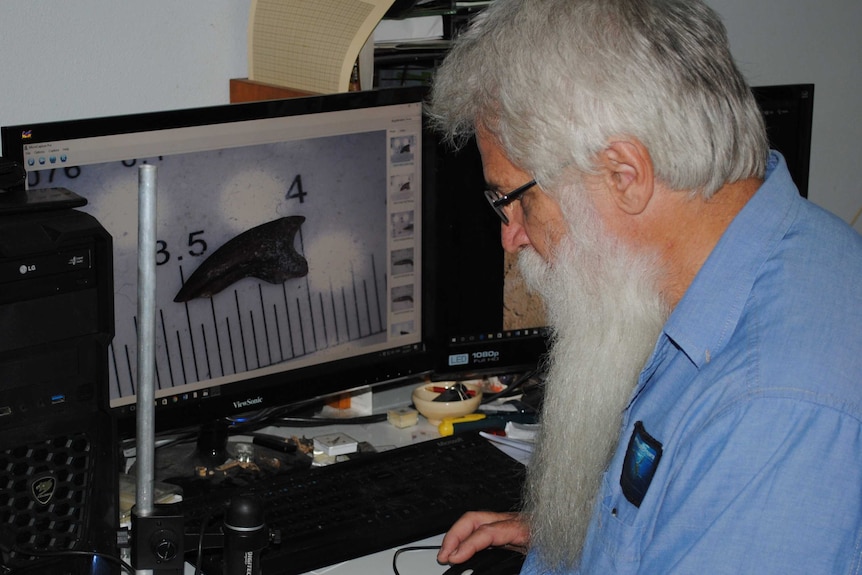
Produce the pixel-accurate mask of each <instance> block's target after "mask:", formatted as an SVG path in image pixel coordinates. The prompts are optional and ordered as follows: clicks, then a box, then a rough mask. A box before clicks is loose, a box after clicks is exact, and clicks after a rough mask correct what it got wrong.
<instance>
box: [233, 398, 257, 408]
mask: <svg viewBox="0 0 862 575" xmlns="http://www.w3.org/2000/svg"><path fill="white" fill-rule="evenodd" d="M261 403H263V397H261V396H257V397H251V398H249V399H243V400H242V401H234V402H233V406H234V407H235V408H237V409H239V408H241V407H251V406H252V405H260V404H261Z"/></svg>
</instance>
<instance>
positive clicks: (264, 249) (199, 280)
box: [174, 216, 308, 303]
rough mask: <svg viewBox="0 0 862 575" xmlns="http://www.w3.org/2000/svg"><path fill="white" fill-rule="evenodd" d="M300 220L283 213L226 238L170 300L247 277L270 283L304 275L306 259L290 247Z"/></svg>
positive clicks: (211, 290) (215, 289) (202, 293)
mask: <svg viewBox="0 0 862 575" xmlns="http://www.w3.org/2000/svg"><path fill="white" fill-rule="evenodd" d="M304 221H305V217H304V216H287V217H283V218H279V219H277V220H273V221H271V222H266V223H265V224H261V225H259V226H256V227H253V228H251V229H248V230H246V231H244V232H242V233H241V234H239V235H238V236H235V237H234V238H232V239H230V240H228V241H227V242H226V243H225V244H224V245H222V246H221V247H220V248H218V249H217V250H216V251H214V252H213V253H212V254H211V255H210V256H209V257H208V258H207V259H205V260H204V261H203V263H201V265H200V266H198V268H197V269H196V270H195V271H194V273H192V275H191V276H190V277H189V279H188V280H187V281H186V282H185V283H184V284H183V287H182V288H181V289H180V291H179V292H177V295H176V297H174V301H175V302H180V303H181V302H186V301H189V300H192V299H195V298H200V297H212V296H214V295H215V294H217V293H219V292H220V291H222V290H223V289H225V288H227V287H229V286H230V285H232V284H233V283H235V282H237V281H239V280H241V279H243V278H247V277H254V278H257V279H261V280H264V281H267V282H269V283H272V284H280V283H284V282H286V281H287V280H289V279H293V278H300V277H304V276H305V275H307V274H308V261H307V260H306V259H305V258H304V257H303V256H302V255H300V254H299V252H297V251H296V248H295V247H294V238H295V237H296V234H297V232H298V231H299V226H300V225H302V223H303V222H304Z"/></svg>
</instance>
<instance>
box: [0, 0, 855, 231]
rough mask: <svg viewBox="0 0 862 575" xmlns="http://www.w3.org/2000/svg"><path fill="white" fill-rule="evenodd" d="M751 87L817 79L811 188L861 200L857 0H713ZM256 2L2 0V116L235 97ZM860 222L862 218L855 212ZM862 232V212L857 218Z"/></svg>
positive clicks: (850, 202)
mask: <svg viewBox="0 0 862 575" xmlns="http://www.w3.org/2000/svg"><path fill="white" fill-rule="evenodd" d="M707 1H708V2H709V3H710V4H711V5H712V6H713V7H714V8H715V9H716V10H718V11H719V13H721V15H722V16H723V17H724V19H725V22H726V24H727V27H728V30H729V34H730V38H731V45H732V48H733V52H734V54H735V56H736V58H737V60H738V62H739V64H740V66H741V68H742V69H743V71H744V72H745V73H746V75H747V76H748V78H749V81H750V82H751V83H752V84H753V85H766V84H786V83H809V82H810V83H814V84H815V96H814V102H815V110H814V133H813V145H812V152H811V176H810V188H809V197H810V198H811V200H813V201H814V202H816V203H818V204H820V205H822V206H824V207H825V208H827V209H829V210H831V211H832V212H834V213H836V214H837V215H838V216H840V217H841V218H843V219H844V220H846V221H851V220H852V219H853V218H854V216H856V214H857V212H858V211H859V210H860V209H862V179H860V178H859V177H856V176H855V169H856V168H857V165H858V164H859V162H860V156H862V144H860V142H862V34H859V32H858V31H859V30H860V29H862V2H859V0H830V1H829V2H822V1H821V0H707ZM249 5H250V0H183V1H182V2H178V1H174V0H148V1H146V2H143V1H133V0H124V1H119V2H118V1H112V0H74V1H66V2H63V1H60V0H26V1H13V0H5V1H3V3H2V11H0V125H10V124H18V123H24V122H34V121H50V120H60V119H71V118H80V117H91V116H103V115H113V114H124V113H133V112H146V111H154V110H163V109H176V108H188V107H194V106H206V105H214V104H224V103H227V102H228V99H229V93H228V80H229V79H230V78H238V77H244V76H246V75H247V74H246V70H247V66H246V27H247V22H248V9H249ZM860 220H862V218H860ZM855 227H856V229H857V230H859V231H862V221H857V222H856V224H855Z"/></svg>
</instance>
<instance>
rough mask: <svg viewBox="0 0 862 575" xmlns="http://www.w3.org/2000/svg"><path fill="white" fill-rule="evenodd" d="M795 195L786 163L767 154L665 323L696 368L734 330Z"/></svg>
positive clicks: (782, 229)
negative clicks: (753, 184)
mask: <svg viewBox="0 0 862 575" xmlns="http://www.w3.org/2000/svg"><path fill="white" fill-rule="evenodd" d="M794 195H796V196H797V197H798V196H799V192H798V191H797V190H796V186H795V185H794V184H793V181H792V180H791V178H790V173H789V172H788V170H787V164H786V163H785V161H784V158H783V157H782V156H781V154H779V153H778V152H775V151H772V152H770V154H769V159H768V161H767V168H766V178H765V180H764V182H763V185H761V187H760V188H759V189H758V190H757V192H756V193H755V194H754V196H752V198H751V199H750V200H749V201H748V202H747V203H746V205H745V206H744V207H743V208H742V210H741V211H740V212H739V213H738V214H737V215H736V217H735V218H734V219H733V221H732V222H731V223H730V226H728V228H727V229H726V230H725V232H724V234H723V235H722V236H721V238H720V239H719V242H718V244H717V245H716V246H715V248H714V249H713V251H712V253H710V255H709V257H708V258H707V260H706V262H705V263H704V265H703V267H702V268H701V269H700V271H699V272H698V273H697V275H696V276H695V278H694V280H693V281H692V283H691V285H690V286H689V288H688V289H687V290H686V292H685V294H684V295H683V297H682V299H681V300H680V302H679V303H678V304H677V306H676V308H675V309H674V311H673V313H672V314H671V316H670V318H668V321H667V323H666V324H665V327H664V334H665V335H666V336H667V337H668V338H669V339H670V340H671V341H672V342H673V343H674V344H675V345H676V346H677V347H679V348H680V349H681V350H682V351H683V353H685V354H686V356H688V358H689V360H691V362H692V363H694V364H695V365H696V366H697V368H698V369H700V368H701V367H702V366H703V365H704V364H706V363H709V361H710V358H711V357H713V356H715V355H716V354H717V353H718V352H720V351H721V349H722V348H723V347H724V346H725V345H726V344H727V341H728V339H729V338H730V336H731V334H732V333H733V332H734V330H735V329H736V325H737V323H738V322H739V318H740V316H741V315H742V310H743V307H744V306H745V303H746V301H747V300H748V296H749V293H750V292H751V290H752V287H753V286H754V282H755V279H756V278H757V274H758V270H759V269H760V268H761V266H762V265H763V263H764V262H765V261H766V259H767V258H768V257H769V255H770V254H771V253H772V252H773V251H774V249H775V247H776V245H777V244H778V242H779V241H780V240H781V238H782V237H783V236H784V235H785V233H786V231H787V228H788V227H789V225H790V223H791V222H792V221H793V219H794V217H795V213H796V208H794V206H796V205H797V204H795V203H794V202H793V201H792V198H793V196H794Z"/></svg>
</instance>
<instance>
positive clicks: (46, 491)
mask: <svg viewBox="0 0 862 575" xmlns="http://www.w3.org/2000/svg"><path fill="white" fill-rule="evenodd" d="M56 489H57V479H56V478H54V477H53V476H51V475H44V476H42V477H39V478H37V479H34V480H33V483H31V484H30V495H31V496H32V497H33V499H35V500H36V502H37V503H38V504H39V505H48V503H50V501H51V499H53V498H54V492H55V491H56Z"/></svg>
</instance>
